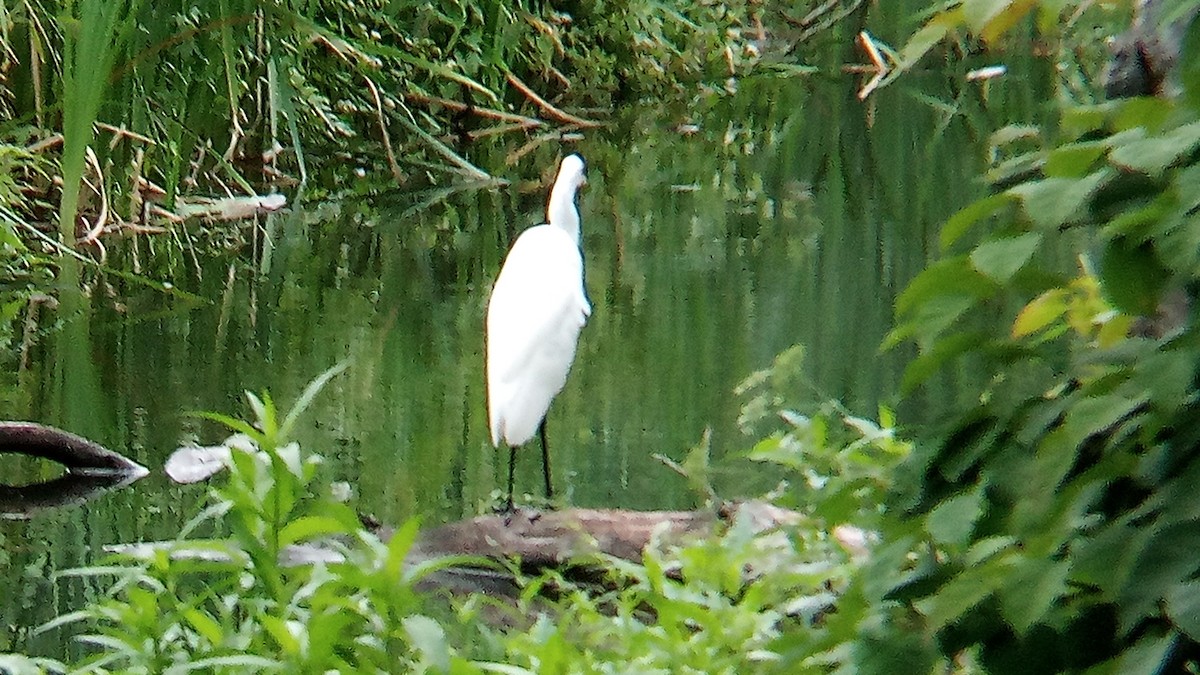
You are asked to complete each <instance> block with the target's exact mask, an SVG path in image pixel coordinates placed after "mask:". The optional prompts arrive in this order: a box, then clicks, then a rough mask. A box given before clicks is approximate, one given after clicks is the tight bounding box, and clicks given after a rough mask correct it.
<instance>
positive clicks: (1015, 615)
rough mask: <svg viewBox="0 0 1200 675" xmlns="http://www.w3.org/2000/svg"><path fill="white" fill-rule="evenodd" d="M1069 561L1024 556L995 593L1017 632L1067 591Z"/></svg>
mask: <svg viewBox="0 0 1200 675" xmlns="http://www.w3.org/2000/svg"><path fill="white" fill-rule="evenodd" d="M1070 569H1071V567H1070V565H1068V564H1067V563H1065V562H1061V561H1056V560H1052V559H1049V558H1024V559H1023V560H1022V561H1021V563H1020V564H1018V565H1015V566H1014V568H1013V573H1012V577H1011V578H1010V579H1009V581H1008V584H1006V585H1005V587H1004V588H1003V589H1001V590H1000V591H999V592H998V593H997V595H998V597H999V599H1000V613H1001V614H1002V615H1003V616H1004V618H1005V620H1007V621H1008V623H1009V625H1011V626H1012V627H1013V630H1015V631H1016V632H1017V635H1022V636H1023V635H1025V634H1026V633H1028V632H1029V629H1031V628H1033V626H1034V625H1036V624H1037V623H1038V622H1040V621H1041V620H1042V618H1043V617H1044V616H1046V613H1047V612H1049V611H1050V608H1051V607H1053V606H1054V603H1055V601H1057V600H1058V599H1059V598H1060V597H1062V596H1063V595H1064V594H1065V593H1066V592H1067V575H1068V572H1070Z"/></svg>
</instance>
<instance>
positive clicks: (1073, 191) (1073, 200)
mask: <svg viewBox="0 0 1200 675" xmlns="http://www.w3.org/2000/svg"><path fill="white" fill-rule="evenodd" d="M1114 175H1116V174H1115V172H1114V171H1113V170H1112V169H1110V168H1104V169H1101V170H1100V171H1097V172H1095V173H1092V174H1090V175H1088V176H1085V177H1083V178H1044V179H1042V180H1036V181H1030V182H1028V183H1022V184H1021V185H1017V186H1015V187H1012V188H1009V192H1011V193H1012V194H1015V195H1017V196H1018V197H1020V198H1021V202H1022V204H1024V206H1025V214H1026V215H1027V216H1028V217H1029V219H1030V220H1031V221H1032V222H1033V223H1034V224H1035V225H1037V226H1038V227H1040V228H1043V229H1048V230H1049V229H1058V228H1060V227H1062V226H1064V225H1067V224H1069V223H1073V222H1076V221H1078V220H1080V219H1081V218H1082V217H1083V216H1084V215H1086V213H1087V202H1088V199H1089V198H1090V197H1091V196H1092V194H1093V193H1095V192H1096V190H1098V189H1099V188H1100V187H1101V186H1102V185H1104V184H1105V183H1106V182H1108V181H1109V180H1111V179H1112V177H1113V176H1114Z"/></svg>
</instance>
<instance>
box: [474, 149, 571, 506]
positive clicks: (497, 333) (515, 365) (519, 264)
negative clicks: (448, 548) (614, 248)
mask: <svg viewBox="0 0 1200 675" xmlns="http://www.w3.org/2000/svg"><path fill="white" fill-rule="evenodd" d="M586 182H587V179H586V178H585V177H584V164H583V158H582V157H580V156H579V155H568V156H567V157H565V158H563V160H562V163H561V164H560V165H559V168H558V177H556V178H555V179H554V187H552V188H551V189H550V200H549V203H548V204H547V206H546V220H547V223H546V224H543V225H536V226H534V227H531V228H529V229H527V230H525V231H524V232H522V233H521V236H519V237H517V241H516V243H515V244H513V247H512V249H511V250H510V251H509V252H508V257H506V258H505V259H504V265H503V266H501V268H500V275H499V276H498V277H497V278H496V284H495V286H493V287H492V297H491V299H490V300H489V301H488V311H487V327H486V328H487V337H486V342H487V344H486V348H487V390H488V421H489V423H490V426H491V434H492V445H493V446H495V447H497V448H499V447H500V444H501V443H504V444H505V445H507V446H508V448H509V451H508V501H507V503H506V507H507V509H508V510H509V511H512V510H513V471H514V466H515V464H516V458H517V447H518V446H521V445H524V444H525V443H527V442H528V441H529V440H530V439H531V438H533V434H534V432H539V434H540V436H541V441H542V473H543V477H544V478H545V480H546V498H547V499H550V498H551V497H552V496H553V491H552V488H551V486H550V451H549V449H548V448H547V446H546V411H547V410H549V409H550V402H551V401H552V400H553V399H554V397H555V396H556V395H557V394H558V392H560V391H562V388H563V385H565V384H566V382H567V373H568V372H570V370H571V362H572V361H574V360H575V345H576V342H577V341H578V339H579V331H580V330H581V329H582V328H583V324H584V322H586V321H587V317H588V316H589V315H590V314H591V313H592V308H591V305H589V304H588V300H587V294H586V292H585V291H584V288H583V252H582V250H581V248H580V241H579V210H578V209H577V208H576V206H575V194H576V192H577V191H578V190H579V188H580V186H582V185H584V184H585V183H586Z"/></svg>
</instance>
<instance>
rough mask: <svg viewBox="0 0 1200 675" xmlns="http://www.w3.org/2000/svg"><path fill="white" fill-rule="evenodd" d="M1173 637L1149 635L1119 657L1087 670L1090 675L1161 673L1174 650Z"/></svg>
mask: <svg viewBox="0 0 1200 675" xmlns="http://www.w3.org/2000/svg"><path fill="white" fill-rule="evenodd" d="M1175 641H1176V638H1175V635H1165V636H1163V637H1158V635H1157V634H1156V633H1151V634H1149V635H1147V636H1146V637H1143V638H1142V639H1141V640H1138V641H1137V644H1135V645H1133V646H1132V647H1128V648H1126V649H1125V651H1123V652H1121V654H1120V656H1117V657H1116V658H1113V659H1112V660H1110V661H1105V662H1104V663H1102V664H1100V665H1099V666H1096V667H1095V668H1092V669H1089V670H1088V673H1089V674H1090V675H1129V673H1161V672H1162V666H1163V664H1165V663H1166V662H1167V659H1168V658H1170V655H1171V652H1173V651H1174V650H1175V648H1176V647H1175Z"/></svg>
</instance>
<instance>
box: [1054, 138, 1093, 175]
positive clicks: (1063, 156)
mask: <svg viewBox="0 0 1200 675" xmlns="http://www.w3.org/2000/svg"><path fill="white" fill-rule="evenodd" d="M1107 151H1108V146H1107V144H1105V143H1102V142H1097V141H1082V142H1078V143H1068V144H1067V145H1063V146H1059V147H1057V148H1055V149H1054V150H1052V151H1051V152H1050V154H1049V155H1047V156H1046V176H1048V177H1057V178H1081V177H1083V176H1086V175H1087V174H1089V173H1091V171H1092V168H1093V167H1094V166H1095V164H1096V161H1097V160H1098V159H1100V158H1101V157H1103V156H1104V153H1105V152H1107Z"/></svg>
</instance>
